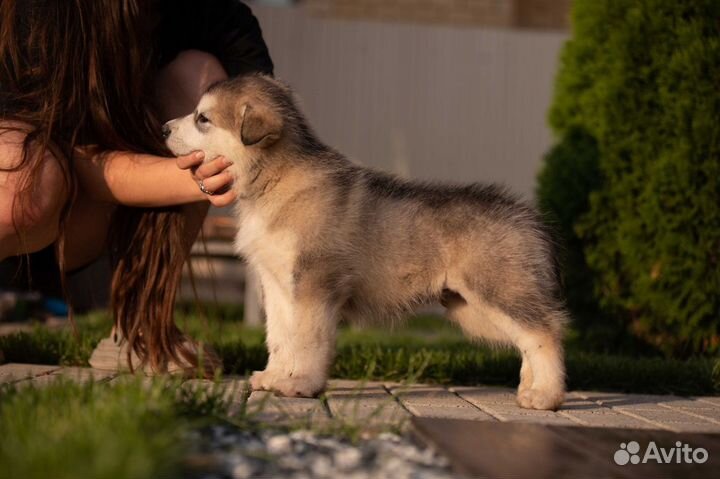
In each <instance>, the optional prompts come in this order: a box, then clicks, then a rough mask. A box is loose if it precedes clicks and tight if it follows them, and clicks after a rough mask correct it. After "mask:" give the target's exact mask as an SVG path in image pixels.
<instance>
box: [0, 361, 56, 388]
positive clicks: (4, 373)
mask: <svg viewBox="0 0 720 479" xmlns="http://www.w3.org/2000/svg"><path fill="white" fill-rule="evenodd" d="M59 369H61V367H60V366H48V365H44V364H19V363H8V364H3V365H2V366H0V384H2V383H12V382H17V381H22V380H24V379H28V378H33V377H35V376H40V375H43V374H50V373H52V372H53V371H57V370H59Z"/></svg>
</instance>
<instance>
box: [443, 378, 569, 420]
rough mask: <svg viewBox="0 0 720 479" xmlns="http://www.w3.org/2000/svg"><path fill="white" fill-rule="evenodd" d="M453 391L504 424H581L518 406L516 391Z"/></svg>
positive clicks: (463, 389) (475, 389)
mask: <svg viewBox="0 0 720 479" xmlns="http://www.w3.org/2000/svg"><path fill="white" fill-rule="evenodd" d="M450 390H451V391H453V392H455V393H456V394H457V395H458V396H460V397H461V398H463V399H465V400H466V401H468V402H469V403H471V404H473V405H475V406H476V407H478V408H479V409H481V410H482V411H484V412H485V413H487V414H489V415H490V416H492V417H494V418H496V419H497V420H499V421H502V422H531V423H537V424H554V425H561V426H575V425H579V424H580V423H579V422H578V421H576V420H574V419H573V417H572V416H567V415H563V414H559V413H557V412H554V411H537V410H534V409H523V408H521V407H520V406H518V404H517V401H516V393H515V390H513V389H509V388H494V387H475V388H473V387H453V388H450Z"/></svg>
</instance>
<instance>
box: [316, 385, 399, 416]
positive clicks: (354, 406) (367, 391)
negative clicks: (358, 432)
mask: <svg viewBox="0 0 720 479" xmlns="http://www.w3.org/2000/svg"><path fill="white" fill-rule="evenodd" d="M325 397H326V398H327V404H328V408H329V409H330V413H331V414H332V417H333V418H337V419H343V420H345V421H348V422H352V423H359V422H366V423H369V424H384V423H392V422H400V421H403V420H405V419H407V418H408V417H410V416H411V413H410V412H408V411H407V410H406V409H405V408H403V407H402V406H401V405H400V404H398V402H397V400H396V399H395V397H393V396H392V395H391V394H390V393H389V392H388V390H387V389H386V388H385V387H384V386H383V384H382V383H378V382H375V383H361V382H348V381H330V383H329V384H328V389H327V391H326V392H325Z"/></svg>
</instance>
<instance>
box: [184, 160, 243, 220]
mask: <svg viewBox="0 0 720 479" xmlns="http://www.w3.org/2000/svg"><path fill="white" fill-rule="evenodd" d="M204 158H205V153H203V152H202V151H195V152H192V153H190V154H189V155H184V156H178V158H177V166H178V167H179V168H180V169H182V170H190V173H191V174H192V177H193V179H194V180H195V182H196V183H197V185H198V190H199V191H200V192H201V193H203V195H204V199H207V200H208V201H210V203H211V204H212V205H213V206H217V207H222V206H227V205H230V204H232V203H233V202H234V201H235V198H236V195H235V192H234V191H233V190H232V188H230V185H231V184H232V181H233V177H232V173H231V172H230V171H229V170H228V169H227V168H228V167H229V166H230V165H232V164H233V162H232V161H230V160H228V159H227V158H225V157H223V156H218V157H217V158H214V159H213V160H211V161H208V162H207V163H203V160H204Z"/></svg>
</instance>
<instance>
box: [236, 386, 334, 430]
mask: <svg viewBox="0 0 720 479" xmlns="http://www.w3.org/2000/svg"><path fill="white" fill-rule="evenodd" d="M236 407H237V403H236ZM236 411H237V409H236ZM232 412H233V411H232V410H231V413H232ZM247 412H248V413H249V414H250V415H251V417H252V418H253V419H255V420H258V421H276V422H297V421H301V422H311V423H315V422H318V421H324V420H326V419H328V418H329V416H328V414H327V411H326V410H325V407H324V406H323V404H322V402H321V401H320V399H314V398H287V397H278V396H275V395H274V394H273V393H271V392H268V391H253V392H252V394H250V397H248V399H247Z"/></svg>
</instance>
